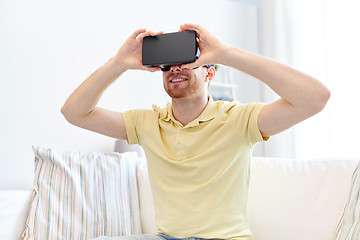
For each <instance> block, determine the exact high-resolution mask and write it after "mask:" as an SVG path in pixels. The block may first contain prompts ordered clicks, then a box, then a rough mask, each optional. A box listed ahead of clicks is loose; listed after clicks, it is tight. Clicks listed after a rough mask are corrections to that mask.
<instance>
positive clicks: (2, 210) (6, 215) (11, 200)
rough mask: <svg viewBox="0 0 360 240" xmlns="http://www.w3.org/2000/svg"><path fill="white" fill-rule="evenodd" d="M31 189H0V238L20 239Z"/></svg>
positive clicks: (3, 239) (2, 239)
mask: <svg viewBox="0 0 360 240" xmlns="http://www.w3.org/2000/svg"><path fill="white" fill-rule="evenodd" d="M32 192H33V191H32V190H1V191H0V239H1V240H13V239H20V238H21V234H22V233H23V232H24V229H25V220H26V217H27V214H28V211H29V205H30V200H31V195H32Z"/></svg>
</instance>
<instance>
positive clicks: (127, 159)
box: [23, 147, 141, 239]
mask: <svg viewBox="0 0 360 240" xmlns="http://www.w3.org/2000/svg"><path fill="white" fill-rule="evenodd" d="M33 150H34V153H35V180H34V189H35V195H34V198H33V200H32V203H31V207H30V211H29V216H28V219H27V221H26V230H25V232H24V235H23V237H24V239H89V238H93V237H97V236H101V235H106V236H120V235H127V234H139V233H141V225H140V214H139V204H138V202H139V200H138V191H137V180H136V158H137V157H136V153H101V152H83V151H68V150H58V149H50V148H42V147H33Z"/></svg>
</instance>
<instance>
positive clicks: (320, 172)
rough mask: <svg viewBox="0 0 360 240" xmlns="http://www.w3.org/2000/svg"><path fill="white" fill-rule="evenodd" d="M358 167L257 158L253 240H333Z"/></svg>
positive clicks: (252, 181)
mask: <svg viewBox="0 0 360 240" xmlns="http://www.w3.org/2000/svg"><path fill="white" fill-rule="evenodd" d="M358 161H359V160H355V159H348V160H341V159H326V160H325V159H322V160H321V159H319V160H302V161H300V160H298V161H297V160H293V159H276V158H253V159H252V166H251V177H250V190H249V191H250V192H249V203H248V210H249V220H250V228H251V230H252V231H253V236H254V239H258V240H262V239H266V240H275V239H276V240H288V239H291V240H304V239H306V240H328V239H332V238H333V236H334V233H335V229H336V225H337V222H338V219H339V218H340V215H341V210H342V208H343V206H344V203H345V201H346V196H347V193H348V191H349V189H350V183H351V176H352V173H353V171H354V169H355V168H356V165H357V162H358Z"/></svg>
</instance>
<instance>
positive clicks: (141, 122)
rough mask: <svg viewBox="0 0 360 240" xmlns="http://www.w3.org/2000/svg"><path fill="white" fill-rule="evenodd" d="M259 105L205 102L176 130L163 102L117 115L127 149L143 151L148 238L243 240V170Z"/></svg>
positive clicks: (254, 138)
mask: <svg viewBox="0 0 360 240" xmlns="http://www.w3.org/2000/svg"><path fill="white" fill-rule="evenodd" d="M262 108H263V104H259V103H251V104H245V105H242V104H240V103H239V102H236V101H233V102H223V101H216V102H215V101H214V100H213V99H212V98H211V97H209V102H208V104H207V106H206V108H205V109H204V111H203V112H202V113H201V115H200V116H199V117H198V118H197V119H195V120H194V121H192V122H190V123H189V124H187V125H186V126H183V125H182V124H181V123H180V122H178V121H177V120H176V119H175V118H174V116H173V114H172V108H171V104H170V103H169V104H168V105H167V106H166V107H165V108H162V109H160V108H159V107H156V106H154V109H153V110H132V111H127V112H124V113H123V117H124V120H125V125H126V131H127V136H128V143H129V144H139V145H141V146H142V147H143V149H144V151H145V154H146V157H147V161H148V169H149V177H150V182H151V188H152V193H153V197H154V205H155V213H156V224H157V227H158V230H157V232H156V233H162V234H167V235H170V236H173V237H176V238H190V237H198V238H219V239H242V240H245V239H246V240H248V239H251V231H250V229H249V223H248V219H247V198H248V186H249V167H250V166H249V165H250V158H251V153H252V149H253V147H254V145H255V143H257V142H260V141H263V138H262V136H261V133H260V131H259V128H258V125H257V120H258V116H259V113H260V111H261V109H262Z"/></svg>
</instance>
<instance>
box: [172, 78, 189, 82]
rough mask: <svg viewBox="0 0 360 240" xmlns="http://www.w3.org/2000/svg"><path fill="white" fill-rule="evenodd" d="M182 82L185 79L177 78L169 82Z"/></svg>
mask: <svg viewBox="0 0 360 240" xmlns="http://www.w3.org/2000/svg"><path fill="white" fill-rule="evenodd" d="M183 81H186V79H183V78H178V79H173V80H171V81H170V82H183Z"/></svg>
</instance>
